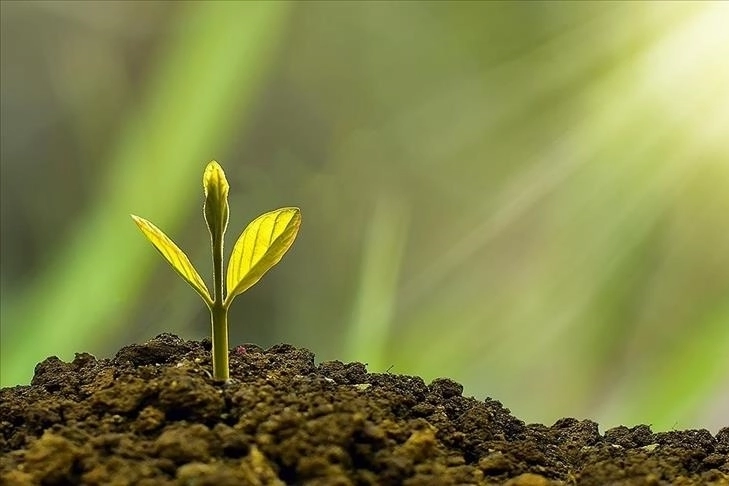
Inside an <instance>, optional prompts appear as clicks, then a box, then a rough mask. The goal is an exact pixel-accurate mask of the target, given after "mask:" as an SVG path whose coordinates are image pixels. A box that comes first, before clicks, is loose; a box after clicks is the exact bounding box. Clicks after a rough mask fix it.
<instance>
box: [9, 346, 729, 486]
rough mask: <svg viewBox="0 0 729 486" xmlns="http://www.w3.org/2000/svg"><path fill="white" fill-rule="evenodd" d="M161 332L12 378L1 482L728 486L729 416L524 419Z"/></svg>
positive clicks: (338, 368)
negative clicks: (222, 363)
mask: <svg viewBox="0 0 729 486" xmlns="http://www.w3.org/2000/svg"><path fill="white" fill-rule="evenodd" d="M210 371H211V365H210V343H209V342H206V341H203V342H194V341H192V342H191V341H182V340H181V339H179V338H177V337H175V336H172V335H169V334H163V335H160V336H158V337H157V338H155V339H153V340H152V341H150V342H148V343H146V344H144V345H132V346H127V347H125V348H123V349H121V350H120V351H119V352H118V353H117V355H116V356H115V357H114V358H113V359H110V360H97V359H95V358H94V357H93V356H91V355H89V354H85V353H83V354H78V355H76V358H75V359H74V360H73V361H72V362H71V363H64V362H62V361H60V360H59V359H57V358H49V359H47V360H45V361H44V362H42V363H40V364H39V365H38V366H37V367H36V370H35V377H34V378H33V381H32V383H31V385H30V386H19V387H14V388H4V389H2V390H0V452H1V453H2V457H1V458H0V484H3V485H31V484H43V485H113V486H116V485H132V484H134V485H197V486H203V485H211V486H226V485H284V484H292V485H311V486H314V485H317V486H319V485H321V486H324V485H332V486H333V485H342V486H344V485H408V486H415V485H434V486H441V485H444V486H445V485H468V484H477V485H482V484H506V485H511V486H516V485H521V486H527V485H533V486H537V485H557V484H579V485H663V484H666V485H669V484H670V485H687V484H692V485H693V484H702V485H729V458H728V456H729V428H724V429H722V430H721V431H720V432H719V433H718V434H717V435H716V436H712V434H710V433H709V432H707V431H706V430H685V431H673V432H667V433H653V432H651V430H650V428H649V427H647V426H644V425H640V426H637V427H631V428H628V427H617V428H615V429H612V430H609V431H607V432H606V433H605V434H600V433H599V432H598V426H597V424H596V423H594V422H591V421H589V420H583V421H579V420H575V419H562V420H559V421H558V422H557V423H555V424H554V425H552V426H551V427H547V426H544V425H526V424H524V422H522V421H521V420H519V419H517V418H515V417H513V416H512V415H511V414H510V413H509V410H507V409H506V408H504V407H503V406H502V405H501V404H500V403H499V402H497V401H494V400H490V399H487V400H486V401H478V400H475V399H474V398H466V397H463V396H462V395H461V392H462V390H463V389H462V387H461V385H459V384H458V383H455V382H453V381H451V380H448V379H438V380H435V381H433V382H432V383H431V384H430V385H426V384H425V383H424V382H423V380H422V379H420V378H418V377H413V376H402V375H391V374H374V373H373V374H370V373H367V371H366V370H365V366H364V365H362V364H360V363H350V364H343V363H341V362H338V361H329V362H324V363H321V364H319V365H316V364H315V363H314V355H313V354H312V353H311V352H309V351H307V350H304V349H297V348H294V347H292V346H288V345H279V346H274V347H272V348H270V349H268V350H265V351H264V350H262V349H260V348H258V347H256V346H253V345H247V346H245V348H243V347H239V348H236V349H234V350H233V351H232V352H231V376H232V377H234V381H233V382H232V383H230V384H227V385H223V384H221V383H216V382H215V381H213V380H212V379H211V376H210Z"/></svg>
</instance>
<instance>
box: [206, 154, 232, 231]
mask: <svg viewBox="0 0 729 486" xmlns="http://www.w3.org/2000/svg"><path fill="white" fill-rule="evenodd" d="M203 189H204V190H205V205H204V208H203V214H204V215H205V222H206V223H207V224H208V229H209V230H210V235H211V236H212V238H213V241H222V239H223V234H225V229H226V228H227V227H228V215H229V212H230V209H229V207H228V190H229V189H230V186H229V185H228V180H227V179H226V178H225V172H223V168H222V167H221V166H220V164H218V163H217V162H216V161H214V160H213V161H212V162H210V163H209V164H208V165H207V167H205V173H204V174H203Z"/></svg>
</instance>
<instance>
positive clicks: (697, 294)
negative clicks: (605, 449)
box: [0, 1, 729, 432]
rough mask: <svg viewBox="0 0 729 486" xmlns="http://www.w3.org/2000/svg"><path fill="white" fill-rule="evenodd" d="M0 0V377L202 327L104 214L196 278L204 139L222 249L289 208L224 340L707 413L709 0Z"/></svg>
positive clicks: (722, 263) (525, 412) (583, 411)
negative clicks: (266, 270)
mask: <svg viewBox="0 0 729 486" xmlns="http://www.w3.org/2000/svg"><path fill="white" fill-rule="evenodd" d="M0 5H1V8H2V15H1V18H2V39H1V41H2V42H1V50H2V65H1V67H2V80H1V81H2V84H1V100H2V119H1V122H2V153H1V155H2V159H1V160H2V177H1V182H2V186H1V194H2V204H1V207H2V213H1V215H2V228H1V235H2V241H1V243H0V250H1V252H2V253H1V257H2V264H1V268H2V279H1V282H0V283H1V285H2V287H1V288H0V291H1V295H2V306H1V309H2V315H1V321H0V322H1V324H2V326H1V328H2V335H1V338H2V348H1V351H2V362H1V365H2V368H1V371H2V372H1V375H0V376H1V380H2V385H3V386H10V385H15V384H19V383H28V382H29V380H30V378H31V377H32V373H33V367H34V365H35V364H36V363H37V362H38V361H40V360H43V359H44V358H45V357H47V356H50V355H57V356H59V357H61V358H62V359H65V360H70V359H72V358H73V353H74V352H81V351H88V352H92V353H94V354H96V355H97V356H100V357H107V356H111V355H113V354H114V353H115V351H116V350H117V349H118V348H119V347H121V346H123V345H126V344H129V343H132V342H142V341H145V340H147V339H149V338H151V337H153V336H155V335H156V334H158V333H160V332H164V331H169V332H174V333H176V334H179V335H181V336H183V337H185V338H188V339H199V338H203V337H205V336H208V335H209V325H210V324H209V321H208V319H209V317H208V314H207V310H206V309H205V307H204V306H203V305H202V302H201V301H200V299H199V297H198V296H196V295H195V293H194V292H193V291H192V290H191V289H190V288H189V287H188V286H187V285H186V284H185V283H183V282H182V280H180V279H179V278H178V277H177V276H176V275H175V274H174V272H173V271H172V270H171V269H170V268H169V267H168V266H167V264H166V263H165V262H164V261H163V260H162V259H161V258H160V257H159V255H158V254H157V252H156V251H155V250H154V249H153V248H152V247H151V245H150V244H149V243H148V242H146V241H145V239H144V238H143V236H142V235H141V234H140V233H139V231H138V230H137V228H135V226H134V224H133V222H132V221H131V219H130V218H129V213H134V214H138V215H141V216H143V217H145V218H148V219H149V220H151V221H153V222H154V223H155V224H157V225H158V226H160V227H161V228H162V229H163V230H165V231H166V232H167V233H168V234H169V235H170V236H171V237H172V238H173V239H174V240H175V241H176V242H177V243H178V245H180V246H181V247H182V248H183V249H184V250H186V251H187V252H188V254H189V256H190V258H191V260H192V261H193V263H195V265H196V267H197V268H198V269H199V270H200V272H201V273H203V274H204V275H206V277H207V276H208V275H209V274H210V262H209V254H208V252H209V248H208V244H209V243H208V235H207V230H206V228H205V223H204V221H203V218H202V211H201V207H202V186H201V178H202V171H203V168H204V167H205V165H206V164H207V162H208V161H210V160H211V159H216V160H218V161H220V162H221V164H222V165H223V167H224V168H225V169H226V172H227V175H228V179H229V181H230V184H231V196H230V197H231V221H230V226H229V231H228V250H229V249H230V247H231V244H232V242H233V241H234V239H235V238H236V237H237V236H238V234H239V232H240V231H241V230H242V229H243V228H244V226H245V225H246V224H247V223H248V222H249V221H250V220H251V219H253V218H254V217H255V216H257V215H258V214H260V213H262V212H264V211H267V210H270V209H273V208H276V207H280V206H286V205H297V206H300V207H301V208H302V211H303V218H304V222H303V226H302V231H301V233H300V235H299V238H298V240H297V242H296V244H295V245H294V247H293V250H292V251H291V252H290V253H289V254H288V255H287V256H286V257H285V258H284V261H283V262H282V264H281V265H279V266H278V267H276V268H275V269H274V270H273V271H272V272H271V273H270V274H268V275H267V276H266V277H265V278H264V279H263V281H262V282H261V283H259V284H258V285H257V286H255V287H254V288H252V289H251V290H250V291H248V292H247V293H246V294H244V295H243V296H241V297H239V298H238V299H237V300H236V303H235V305H234V306H233V308H232V316H231V329H230V333H231V344H237V343H242V342H256V343H258V344H260V345H263V346H269V345H272V344H275V343H279V342H289V343H293V344H295V345H297V346H302V347H308V348H309V349H311V350H312V351H314V352H315V353H316V355H317V359H318V360H326V359H339V360H342V361H352V360H360V361H363V362H366V363H368V364H369V369H370V370H371V371H376V372H383V371H385V370H390V371H391V372H393V373H404V374H414V375H420V376H422V377H424V378H425V379H426V381H429V380H431V379H433V378H435V377H439V376H448V377H451V378H453V379H455V380H457V381H459V382H462V383H463V384H464V385H465V393H466V394H468V395H474V396H476V397H477V398H483V397H485V396H491V397H494V398H495V399H498V400H500V401H502V402H503V403H504V404H505V405H506V406H507V407H509V408H510V409H511V410H512V411H513V412H514V413H515V414H516V415H517V416H519V417H520V418H522V419H524V420H526V421H528V422H543V423H547V424H551V423H553V422H554V421H555V420H556V419H558V418H560V417H563V416H575V417H578V418H592V419H595V420H598V421H599V422H600V423H601V425H602V426H603V427H604V428H607V427H612V426H615V425H618V424H626V425H634V424H637V423H648V424H652V425H653V427H654V430H667V429H671V428H682V429H683V428H692V427H706V428H709V429H710V430H712V431H714V432H715V431H716V430H717V429H718V428H719V427H720V426H725V425H728V424H729V144H728V143H727V136H728V135H729V29H727V28H726V25H729V4H727V3H723V2H716V3H700V2H695V3H694V2H690V3H679V2H667V3H658V2H644V3H633V2H620V3H617V2H616V3H612V2H598V3H571V2H568V3H547V2H535V3H527V2H517V3H497V2H486V3H475V2H468V3H457V2H449V3H414V2H412V3H411V2H407V3H377V2H366V3H354V2H344V3H332V2H323V3H317V2H303V3H284V2H270V3H252V2H246V3H235V2H221V3H216V2H199V3H196V2H186V3H178V2H118V3H117V2H98V3H87V2H77V3H76V2H55V1H54V2H43V3H34V2H9V1H3V2H2V3H1V4H0ZM208 280H209V278H208Z"/></svg>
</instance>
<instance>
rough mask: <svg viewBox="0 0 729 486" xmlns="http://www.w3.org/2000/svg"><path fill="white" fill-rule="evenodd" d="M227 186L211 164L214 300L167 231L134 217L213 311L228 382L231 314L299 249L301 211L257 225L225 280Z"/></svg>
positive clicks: (206, 210) (244, 236) (218, 373)
mask: <svg viewBox="0 0 729 486" xmlns="http://www.w3.org/2000/svg"><path fill="white" fill-rule="evenodd" d="M229 188H230V186H229V185H228V181H227V179H226V178H225V172H223V168H222V167H220V165H219V164H218V163H217V162H215V161H212V162H210V163H209V164H208V166H207V167H206V168H205V173H204V174H203V189H204V190H205V203H204V205H203V215H204V216H205V222H206V223H207V226H208V230H209V231H210V241H211V246H212V249H213V295H212V296H211V295H210V292H208V289H207V287H206V286H205V282H204V281H203V279H202V278H201V277H200V274H199V273H197V270H195V267H193V266H192V263H190V259H189V258H187V255H185V253H184V252H183V251H182V250H180V248H178V246H177V245H175V243H174V242H173V241H172V240H171V239H169V238H168V237H167V235H165V234H164V233H163V232H162V230H160V229H159V228H157V227H156V226H155V225H153V224H152V223H150V222H149V221H147V220H146V219H144V218H140V217H139V216H134V215H133V214H132V215H131V216H132V219H133V220H134V222H135V223H136V224H137V226H138V227H139V229H140V230H142V233H144V236H146V237H147V239H148V240H149V241H150V242H151V243H152V244H153V245H154V247H155V248H157V250H158V251H159V252H160V254H162V256H163V257H164V259H165V260H167V263H169V264H170V265H171V266H172V268H174V269H175V271H176V272H177V273H178V274H179V275H180V277H182V278H183V280H185V282H187V283H188V284H190V286H191V287H192V288H193V289H195V292H197V293H198V294H199V295H200V297H202V299H203V301H204V302H205V305H207V306H208V309H209V310H210V318H211V320H212V327H213V376H214V377H215V379H216V380H223V381H228V378H229V371H228V309H229V308H230V304H231V303H232V302H233V299H234V298H235V297H236V296H237V295H239V294H242V293H243V292H245V291H246V290H248V289H249V288H251V287H252V286H253V285H254V284H255V283H256V282H258V281H259V280H260V279H261V277H263V275H264V274H265V273H266V272H268V271H269V270H270V269H271V268H272V267H273V266H274V265H276V264H277V263H278V262H279V261H281V258H282V257H283V256H284V254H285V253H286V252H287V251H288V249H289V248H291V245H292V244H293V243H294V239H295V238H296V234H297V233H298V232H299V226H300V225H301V211H299V208H281V209H276V210H275V211H271V212H268V213H265V214H262V215H261V216H259V217H257V218H256V219H254V220H253V221H252V222H251V223H250V224H249V225H248V227H247V228H246V229H245V230H243V233H241V235H240V237H238V241H236V243H235V245H234V246H233V252H232V253H231V255H230V261H229V262H228V272H227V275H226V278H225V279H223V236H224V235H225V230H226V228H227V227H228V214H229V207H228V189H229Z"/></svg>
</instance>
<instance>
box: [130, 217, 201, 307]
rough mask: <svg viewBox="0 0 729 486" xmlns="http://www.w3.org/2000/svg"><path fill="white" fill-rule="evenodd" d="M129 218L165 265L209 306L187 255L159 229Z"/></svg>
mask: <svg viewBox="0 0 729 486" xmlns="http://www.w3.org/2000/svg"><path fill="white" fill-rule="evenodd" d="M131 216H132V219H133V220H134V222H135V223H136V224H137V226H138V227H139V229H140V230H142V233H144V236H146V237H147V239H148V240H149V241H150V242H151V243H152V244H153V245H154V247H155V248H157V251H159V252H160V254H161V255H162V256H163V257H164V258H165V260H167V263H169V264H170V265H171V266H172V268H174V269H175V271H176V272H177V273H178V274H180V277H182V278H183V279H184V280H185V282H187V283H189V284H190V286H192V288H193V289H195V291H196V292H197V293H198V294H200V297H202V298H203V300H204V301H205V303H206V304H208V306H211V305H212V303H213V300H212V298H211V297H210V293H209V292H208V289H207V288H206V287H205V282H203V279H202V278H201V277H200V274H198V273H197V270H195V267H193V266H192V263H190V259H189V258H187V255H185V253H184V252H183V251H182V250H180V249H179V248H178V247H177V245H175V243H174V242H173V241H172V240H171V239H169V238H168V237H167V235H166V234H164V233H163V232H162V230H161V229H159V228H158V227H156V226H155V225H153V224H152V223H150V222H149V221H147V220H146V219H144V218H140V217H139V216H135V215H133V214H132V215H131Z"/></svg>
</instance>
